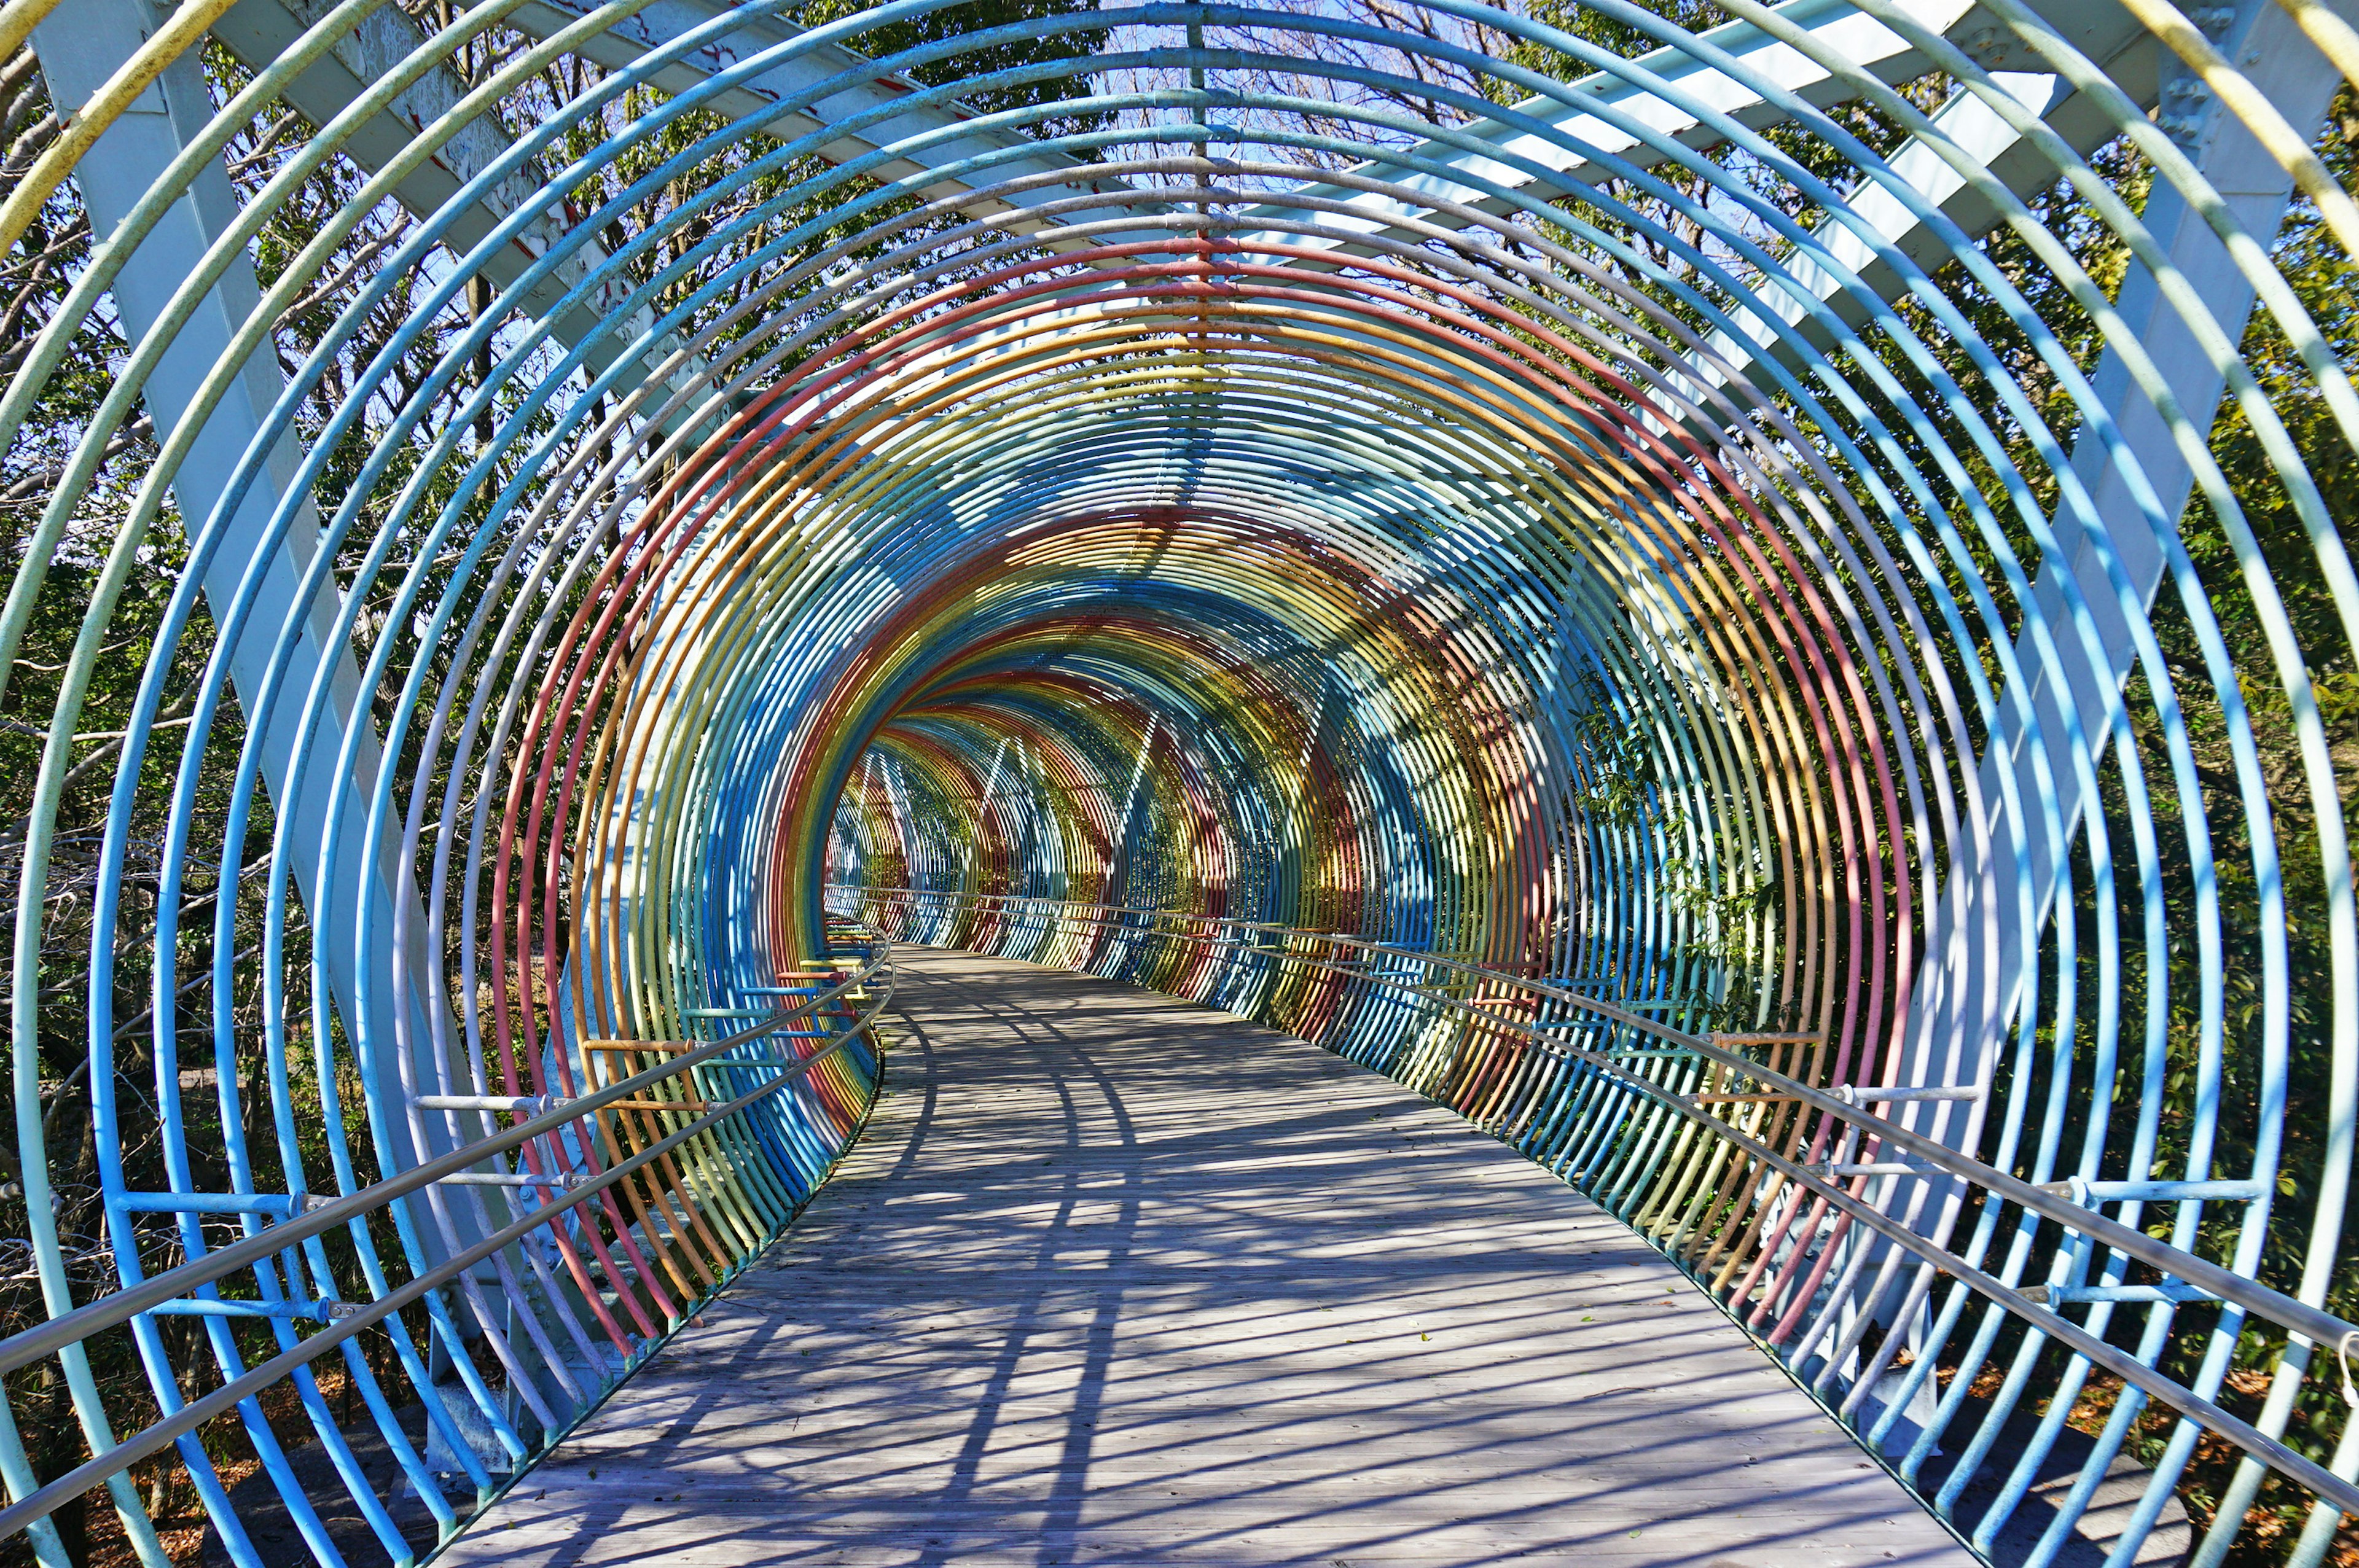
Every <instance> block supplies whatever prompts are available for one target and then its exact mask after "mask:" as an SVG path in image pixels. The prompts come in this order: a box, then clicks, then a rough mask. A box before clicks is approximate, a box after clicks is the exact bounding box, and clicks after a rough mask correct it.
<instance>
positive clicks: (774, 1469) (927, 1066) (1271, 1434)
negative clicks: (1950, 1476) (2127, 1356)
mask: <svg viewBox="0 0 2359 1568" xmlns="http://www.w3.org/2000/svg"><path fill="white" fill-rule="evenodd" d="M903 957H904V959H905V962H904V964H903V967H902V977H903V979H902V985H903V989H902V991H901V1000H902V1002H903V1003H904V1004H905V1005H906V1011H907V1020H906V1022H905V1023H904V1024H903V1025H902V1026H901V1027H900V1028H899V1029H898V1030H897V1031H896V1033H895V1050H894V1053H893V1055H892V1058H891V1061H890V1063H889V1065H888V1073H887V1076H886V1094H885V1098H883V1100H882V1101H881V1102H880V1104H879V1105H878V1107H877V1109H876V1111H875V1117H874V1119H873V1120H872V1121H871V1123H870V1125H869V1129H868V1131H867V1134H866V1136H865V1138H864V1141H862V1143H861V1144H860V1146H859V1147H858V1148H857V1149H856V1150H855V1151H854V1152H853V1154H852V1155H851V1157H850V1158H849V1159H847V1161H846V1162H845V1163H844V1165H843V1169H842V1171H841V1173H839V1174H838V1175H837V1176H836V1178H835V1180H834V1182H833V1183H832V1184H831V1185H830V1186H829V1187H827V1188H826V1189H825V1190H824V1191H823V1192H821V1195H819V1197H818V1199H817V1200H816V1201H815V1202H814V1203H813V1204H812V1205H811V1206H810V1209H809V1210H808V1211H807V1212H806V1213H805V1215H804V1216H803V1217H802V1219H801V1220H800V1221H799V1223H798V1224H797V1225H796V1227H795V1228H794V1230H793V1231H792V1232H791V1233H790V1235H789V1236H788V1238H787V1239H786V1240H785V1241H784V1242H782V1243H781V1244H780V1245H779V1247H778V1249H777V1251H776V1253H775V1254H774V1255H773V1256H772V1257H770V1258H769V1259H768V1260H766V1262H765V1263H764V1265H762V1266H761V1267H759V1268H757V1269H756V1270H754V1271H749V1272H748V1273H747V1274H746V1275H745V1277H744V1278H743V1279H742V1280H741V1281H740V1282H739V1283H738V1284H737V1285H736V1286H735V1288H734V1289H733V1290H732V1291H731V1292H729V1293H728V1295H727V1296H725V1297H724V1298H723V1300H721V1301H720V1302H718V1303H714V1304H713V1305H712V1306H709V1307H707V1308H706V1309H705V1311H704V1314H702V1317H701V1321H700V1322H699V1324H698V1325H695V1326H693V1327H691V1328H690V1329H689V1330H688V1331H686V1332H685V1333H683V1334H682V1335H681V1336H679V1339H678V1340H676V1341H675V1342H674V1343H673V1344H672V1345H671V1346H669V1347H668V1348H667V1349H666V1350H665V1351H664V1352H663V1354H662V1355H660V1356H659V1357H657V1358H656V1360H655V1361H654V1362H653V1363H652V1364H650V1365H649V1366H648V1367H647V1368H646V1369H645V1370H644V1371H643V1372H642V1373H641V1374H640V1375H639V1376H638V1377H637V1378H636V1379H633V1380H632V1381H630V1382H628V1383H626V1384H625V1385H624V1387H623V1389H622V1390H620V1391H619V1392H618V1393H617V1394H616V1395H615V1396H614V1400H612V1401H611V1402H610V1403H609V1404H608V1405H607V1406H606V1407H605V1408H604V1409H603V1410H602V1411H598V1412H597V1413H596V1414H595V1415H594V1416H593V1417H592V1420H591V1421H590V1422H588V1423H587V1424H586V1426H585V1427H584V1429H583V1430H582V1432H581V1433H578V1434H577V1435H576V1436H574V1437H573V1438H571V1440H569V1441H568V1442H567V1443H566V1444H564V1445H563V1446H562V1447H561V1448H560V1451H559V1453H558V1454H556V1455H555V1456H553V1457H552V1459H551V1460H550V1461H549V1462H548V1463H546V1464H544V1465H541V1466H540V1467H539V1468H538V1469H537V1470H535V1471H533V1472H532V1473H531V1474H529V1475H528V1476H526V1477H525V1479H524V1481H523V1483H522V1484H521V1485H520V1486H519V1487H517V1488H516V1490H515V1491H514V1492H513V1493H511V1494H510V1496H509V1497H508V1498H506V1499H504V1500H502V1501H501V1502H499V1503H497V1504H495V1505H494V1507H493V1508H492V1509H490V1510H489V1511H488V1513H487V1514H486V1516H485V1518H484V1519H483V1520H482V1521H481V1522H480V1523H479V1524H478V1525H477V1526H476V1527H475V1528H474V1529H473V1530H471V1531H469V1532H468V1534H466V1535H464V1536H462V1537H461V1538H460V1540H459V1541H456V1542H455V1543H454V1544H453V1545H452V1546H451V1549H450V1550H449V1552H446V1553H445V1555H444V1556H443V1558H442V1560H441V1561H442V1562H444V1563H450V1564H451V1565H452V1568H459V1565H462V1564H463V1565H473V1564H479V1563H502V1564H542V1563H546V1564H552V1565H555V1564H576V1563H581V1564H610V1563H611V1564H621V1563H649V1564H662V1565H664V1568H755V1565H757V1564H769V1563H911V1564H930V1563H943V1564H951V1563H958V1564H966V1563H1025V1564H1048V1563H1234V1564H1261V1563H1319V1564H1327V1565H1332V1568H1358V1565H1360V1564H1377V1563H1419V1564H1441V1563H1464V1564H1475V1563H1495V1562H1498V1561H1501V1560H1503V1559H1513V1558H1521V1559H1527V1560H1536V1561H1541V1562H1558V1563H1582V1564H1601V1565H1602V1564H1622V1563H1665V1564H1668V1563H1684V1564H1696V1565H1698V1568H1713V1565H1718V1568H1773V1565H1777V1564H1788V1563H1790V1564H1795V1565H1797V1568H1800V1565H1808V1568H1832V1565H1835V1564H1845V1563H1863V1564H1864V1563H1875V1564H1882V1563H1895V1562H1897V1563H1919V1564H1928V1565H1930V1564H1936V1563H1939V1564H1942V1565H1944V1568H1950V1565H1955V1568H1969V1565H1970V1564H1971V1563H1972V1562H1973V1559H1972V1558H1971V1556H1970V1555H1969V1554H1968V1553H1967V1552H1965V1551H1964V1549H1963V1548H1962V1547H1960V1546H1958V1545H1957V1544H1956V1543H1955V1542H1954V1541H1953V1540H1952V1539H1951V1537H1950V1536H1949V1535H1948V1534H1947V1533H1946V1532H1945V1531H1944V1530H1942V1529H1941V1527H1940V1525H1938V1524H1936V1523H1935V1522H1934V1520H1933V1519H1931V1518H1930V1516H1928V1515H1927V1514H1926V1513H1925V1512H1924V1511H1923V1509H1921V1508H1920V1507H1919V1505H1918V1503H1917V1502H1916V1501H1915V1500H1914V1499H1913V1498H1910V1497H1909V1496H1908V1493H1906V1492H1904V1491H1903V1490H1902V1489H1901V1487H1899V1485H1898V1484H1897V1482H1895V1481H1894V1480H1892V1479H1891V1478H1890V1477H1889V1476H1886V1474H1885V1472H1884V1471H1883V1470H1881V1469H1880V1468H1878V1467H1876V1466H1875V1465H1871V1464H1870V1463H1869V1462H1868V1461H1867V1459H1866V1458H1865V1456H1864V1455H1863V1454H1861V1453H1860V1452H1859V1450H1858V1449H1857V1448H1855V1447H1854V1445H1853V1444H1851V1442H1850V1441H1849V1440H1848V1439H1847V1438H1845V1437H1844V1436H1843V1434H1842V1433H1840V1432H1839V1431H1838V1430H1837V1429H1836V1428H1835V1426H1834V1425H1833V1424H1832V1422H1830V1421H1828V1420H1827V1418H1826V1417H1825V1416H1824V1415H1823V1414H1822V1413H1821V1412H1820V1411H1819V1410H1818V1409H1817V1408H1816V1407H1815V1406H1814V1405H1812V1404H1811V1403H1810V1400H1807V1399H1805V1398H1804V1397H1803V1396H1802V1395H1801V1394H1800V1393H1799V1391H1797V1390H1795V1389H1794V1387H1793V1386H1792V1384H1791V1383H1790V1382H1788V1379H1786V1378H1785V1377H1784V1376H1783V1375H1782V1374H1781V1373H1779V1372H1778V1371H1777V1369H1776V1368H1773V1367H1772V1366H1770V1365H1769V1364H1768V1363H1767V1361H1766V1360H1765V1359H1764V1358H1763V1357H1762V1356H1761V1354H1760V1353H1759V1352H1758V1351H1757V1350H1756V1349H1754V1348H1753V1346H1751V1345H1749V1344H1747V1343H1746V1342H1745V1338H1744V1337H1743V1336H1742V1335H1740V1334H1739V1333H1738V1332H1737V1331H1736V1330H1735V1329H1734V1327H1732V1326H1731V1325H1729V1323H1728V1322H1727V1320H1726V1319H1725V1318H1724V1317H1723V1315H1722V1314H1720V1313H1719V1312H1718V1311H1716V1310H1715V1309H1714V1308H1713V1307H1712V1304H1711V1303H1709V1302H1707V1301H1706V1300H1705V1299H1704V1298H1703V1297H1702V1296H1701V1294H1700V1293H1698V1292H1696V1291H1695V1290H1693V1289H1692V1288H1691V1287H1690V1286H1689V1285H1688V1284H1687V1282H1686V1281H1684V1280H1683V1279H1682V1278H1681V1277H1680V1275H1679V1274H1678V1272H1677V1271H1674V1270H1673V1269H1671V1268H1670V1266H1669V1265H1668V1264H1667V1263H1665V1262H1663V1261H1662V1260H1661V1259H1659V1258H1658V1256H1657V1255H1656V1254H1655V1253H1654V1252H1652V1251H1651V1250H1649V1249H1647V1248H1646V1247H1644V1246H1642V1245H1641V1244H1640V1243H1638V1242H1637V1241H1636V1240H1635V1239H1633V1238H1631V1236H1630V1235H1629V1233H1628V1232H1627V1231H1625V1230H1624V1229H1623V1227H1621V1226H1619V1225H1618V1224H1616V1223H1615V1222H1614V1221H1613V1220H1611V1219H1609V1218H1607V1217H1604V1216H1603V1215H1602V1214H1601V1213H1599V1212H1598V1211H1597V1210H1596V1209H1595V1208H1594V1207H1593V1206H1591V1205H1590V1204H1589V1203H1588V1202H1586V1201H1585V1200H1584V1199H1582V1198H1581V1197H1580V1196H1579V1195H1576V1194H1574V1193H1573V1192H1571V1190H1569V1189H1568V1188H1566V1187H1565V1186H1563V1185H1562V1184H1560V1183H1559V1182H1557V1181H1556V1180H1555V1179H1554V1178H1552V1177H1550V1176H1549V1175H1548V1174H1547V1173H1545V1172H1543V1171H1541V1170H1539V1169H1538V1167H1536V1166H1534V1165H1532V1164H1530V1163H1529V1162H1527V1161H1525V1160H1523V1159H1522V1158H1520V1157H1518V1156H1517V1155H1516V1154H1514V1153H1513V1152H1509V1151H1508V1150H1506V1149H1505V1148H1503V1147H1502V1146H1500V1145H1499V1144H1497V1143H1496V1142H1494V1141H1491V1140H1489V1139H1486V1138H1484V1137H1481V1136H1479V1135H1476V1134H1474V1133H1473V1132H1472V1131H1470V1130H1468V1129H1467V1128H1466V1126H1465V1124H1464V1123H1462V1121H1460V1120H1459V1119H1457V1118H1456V1117H1454V1116H1451V1115H1450V1114H1449V1113H1447V1112H1445V1111H1442V1110H1440V1109H1437V1108H1433V1107H1431V1106H1430V1105H1428V1104H1426V1103H1425V1102H1424V1101H1422V1100H1420V1099H1419V1098H1416V1097H1415V1096H1413V1095H1411V1094H1409V1093H1408V1092H1407V1091H1406V1090H1404V1089H1402V1088H1400V1087H1398V1086H1397V1085H1395V1084H1392V1083H1391V1082H1389V1081H1387V1080H1386V1079H1384V1078H1382V1077H1379V1076H1376V1075H1375V1074H1372V1073H1369V1072H1365V1071H1364V1070H1362V1069H1360V1068H1357V1067H1354V1066H1352V1065H1349V1064H1347V1063H1345V1062H1343V1061H1341V1060H1339V1059H1337V1058H1336V1057H1333V1056H1331V1055H1328V1054H1325V1053H1323V1052H1321V1051H1319V1050H1316V1049H1314V1048H1312V1047H1310V1046H1309V1045H1306V1044H1301V1043H1300V1042H1298V1041H1289V1040H1287V1039H1285V1038H1283V1037H1281V1036H1278V1035H1276V1034H1273V1033H1269V1032H1267V1031H1266V1030H1262V1029H1258V1028H1256V1027H1254V1026H1252V1025H1250V1024H1246V1023H1244V1022H1239V1021H1237V1020H1236V1019H1234V1018H1231V1017H1229V1016H1228V1015H1226V1014H1223V1013H1216V1012H1211V1011H1206V1010H1204V1009H1201V1008H1198V1007H1194V1006H1190V1005H1188V1004H1186V1003H1181V1002H1176V1001H1173V1000H1169V999H1168V998H1164V997H1160V996H1157V995H1154V994H1151V993H1147V992H1142V991H1138V990H1134V989H1129V988H1126V987H1122V986H1114V985H1108V984H1105V983H1103V982H1100V981H1097V980H1093V979H1082V978H1076V977H1073V976H1069V975H1064V974H1060V973H1054V972H1051V971H1048V970H1042V969H1038V968H1031V967H1029V966H1027V965H1019V964H1010V963H1005V962H1001V961H997V960H984V959H978V958H973V957H964V956H962V955H954V954H940V953H928V952H925V951H922V950H912V949H904V950H903Z"/></svg>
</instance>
